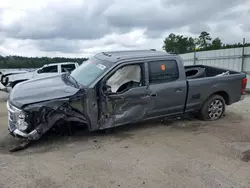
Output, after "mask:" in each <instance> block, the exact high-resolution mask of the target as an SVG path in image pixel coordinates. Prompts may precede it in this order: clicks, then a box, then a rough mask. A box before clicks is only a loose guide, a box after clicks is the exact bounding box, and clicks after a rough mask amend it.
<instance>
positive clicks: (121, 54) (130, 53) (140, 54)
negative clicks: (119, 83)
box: [95, 49, 173, 63]
mask: <svg viewBox="0 0 250 188" xmlns="http://www.w3.org/2000/svg"><path fill="white" fill-rule="evenodd" d="M172 55H173V54H169V53H167V52H164V51H156V50H155V49H149V50H127V51H110V52H101V53H98V54H96V55H95V57H96V58H98V59H102V60H106V61H110V62H113V63H115V62H117V61H119V60H128V59H129V60H132V59H142V58H147V57H159V56H172Z"/></svg>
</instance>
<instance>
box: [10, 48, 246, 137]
mask: <svg viewBox="0 0 250 188" xmlns="http://www.w3.org/2000/svg"><path fill="white" fill-rule="evenodd" d="M195 75H196V76H195ZM246 84H247V79H246V75H245V74H244V73H240V72H235V71H231V70H225V69H221V68H216V67H210V66H203V65H194V66H186V67H185V66H184V65H183V62H182V59H181V58H180V57H179V56H178V55H174V54H168V53H165V52H160V51H155V50H136V51H116V52H103V53H98V54H96V55H95V56H93V57H91V58H90V59H89V60H88V61H87V62H85V63H84V64H82V65H81V66H79V67H78V68H76V69H75V70H73V71H72V72H71V73H64V74H62V75H56V76H51V77H46V78H40V79H33V80H29V81H25V82H22V83H20V84H18V85H17V86H16V87H14V88H13V90H12V91H11V92H10V95H9V99H8V102H7V108H8V118H9V121H8V122H9V126H8V129H9V132H10V133H11V134H12V135H13V136H15V137H19V138H25V140H37V139H39V138H40V137H41V136H42V135H44V134H45V133H46V132H47V131H48V130H50V129H51V128H52V127H53V126H55V125H56V124H57V123H58V122H59V121H60V122H61V121H65V122H71V123H72V122H73V123H79V124H80V125H82V126H85V127H86V128H87V129H88V130H89V131H95V130H102V129H107V128H112V127H116V126H120V125H125V124H128V123H135V122H139V121H144V120H149V119H155V118H157V119H158V118H168V117H169V118H170V117H171V118H172V117H181V116H183V115H185V114H199V116H200V117H201V118H202V119H203V120H217V119H219V118H221V117H222V116H223V114H224V112H225V109H226V105H231V104H232V103H235V102H238V101H240V100H242V99H243V98H244V95H245V87H246Z"/></svg>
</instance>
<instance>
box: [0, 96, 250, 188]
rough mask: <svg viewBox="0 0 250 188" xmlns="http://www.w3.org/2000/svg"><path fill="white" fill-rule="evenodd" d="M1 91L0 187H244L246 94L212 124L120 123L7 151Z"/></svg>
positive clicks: (249, 126)
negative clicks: (112, 128) (103, 131)
mask: <svg viewBox="0 0 250 188" xmlns="http://www.w3.org/2000/svg"><path fill="white" fill-rule="evenodd" d="M6 96H7V95H3V94H2V93H1V96H0V101H2V102H0V169H1V170H0V187H1V188H6V187H11V188H15V187H17V188H22V187H28V188H29V187H30V188H33V187H36V188H39V187H41V188H47V187H48V188H55V187H70V188H71V187H72V188H74V187H83V188H95V187H105V188H106V187H107V188H109V187H135V188H139V187H148V188H153V187H155V188H161V187H162V188H166V187H168V188H171V187H174V188H177V187H181V188H182V187H190V188H196V187H197V188H201V187H213V188H215V187H228V188H232V187H246V188H249V187H250V175H249V174H250V162H248V161H249V160H250V123H249V120H250V116H249V110H250V107H249V105H250V97H247V98H246V99H245V100H244V101H242V102H239V103H237V104H234V105H232V106H230V107H228V108H227V113H226V116H225V117H224V118H222V119H221V120H218V121H216V122H202V121H198V120H185V121H176V122H172V123H165V124H160V123H146V124H140V125H130V126H123V127H121V128H118V129H116V130H115V131H114V132H111V133H109V134H101V133H77V134H75V135H74V136H71V137H69V136H55V135H49V136H47V137H46V138H45V137H44V138H43V139H42V140H40V141H39V142H37V143H35V144H33V145H31V146H30V147H28V148H27V149H25V150H22V151H19V152H16V153H9V152H8V149H9V148H10V147H12V146H13V145H14V144H15V143H16V142H17V141H16V140H15V139H13V138H12V137H11V136H9V135H8V132H7V111H6V104H5V102H3V101H4V99H6Z"/></svg>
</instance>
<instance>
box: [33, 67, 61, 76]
mask: <svg viewBox="0 0 250 188" xmlns="http://www.w3.org/2000/svg"><path fill="white" fill-rule="evenodd" d="M56 72H58V67H57V65H52V66H47V67H43V68H42V69H40V70H38V72H37V73H39V74H42V73H56Z"/></svg>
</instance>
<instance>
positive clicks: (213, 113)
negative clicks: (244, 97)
mask: <svg viewBox="0 0 250 188" xmlns="http://www.w3.org/2000/svg"><path fill="white" fill-rule="evenodd" d="M225 110H226V103H225V100H224V98H223V97H222V96H220V95H212V96H211V97H209V98H208V99H207V101H206V102H205V103H204V105H203V107H202V108H201V109H200V114H199V115H200V118H201V119H202V120H205V121H215V120H218V119H220V118H221V117H222V116H223V115H224V113H225Z"/></svg>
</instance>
